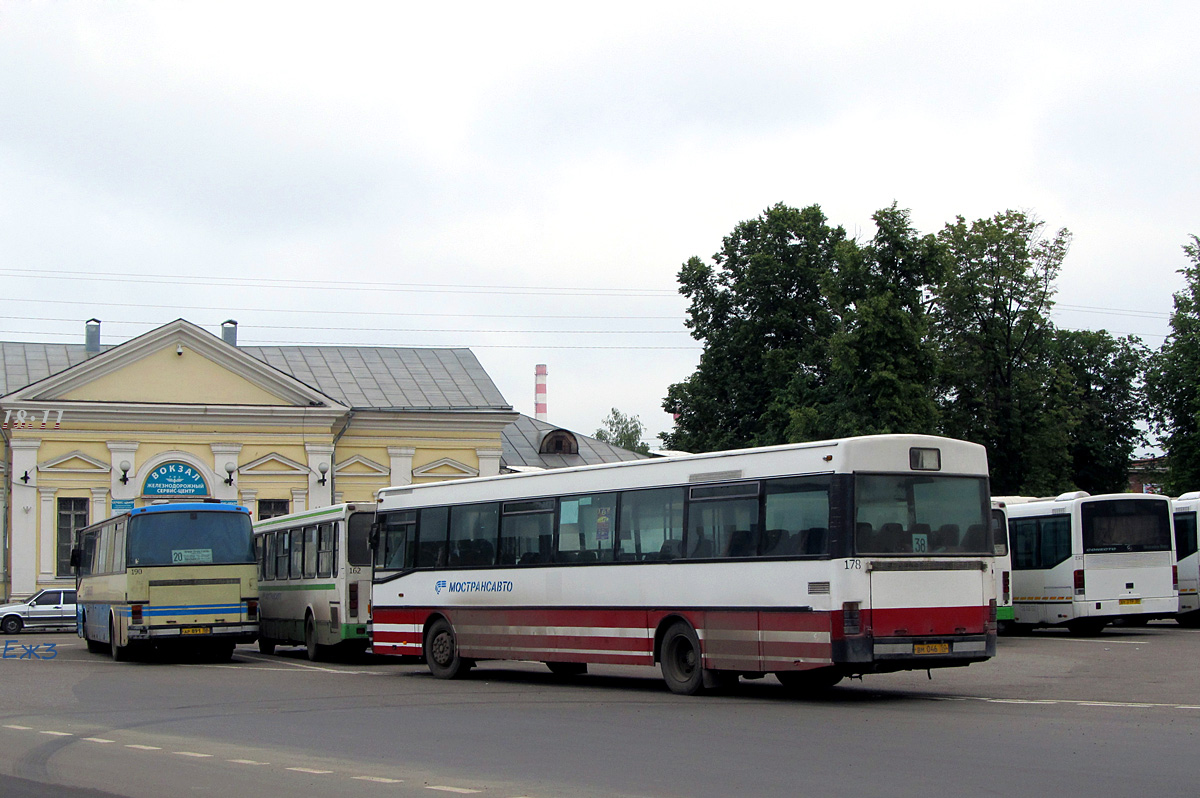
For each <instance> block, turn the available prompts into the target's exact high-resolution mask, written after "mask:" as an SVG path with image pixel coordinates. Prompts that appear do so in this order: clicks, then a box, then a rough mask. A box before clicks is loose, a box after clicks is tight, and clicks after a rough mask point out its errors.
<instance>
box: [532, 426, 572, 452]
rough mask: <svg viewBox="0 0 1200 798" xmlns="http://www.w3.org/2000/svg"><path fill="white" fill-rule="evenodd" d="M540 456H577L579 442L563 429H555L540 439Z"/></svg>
mask: <svg viewBox="0 0 1200 798" xmlns="http://www.w3.org/2000/svg"><path fill="white" fill-rule="evenodd" d="M540 453H541V454H579V441H577V440H575V436H574V435H572V434H571V433H569V432H567V431H566V430H565V429H556V430H554V431H553V432H549V433H547V434H546V437H544V438H542V448H541V450H540Z"/></svg>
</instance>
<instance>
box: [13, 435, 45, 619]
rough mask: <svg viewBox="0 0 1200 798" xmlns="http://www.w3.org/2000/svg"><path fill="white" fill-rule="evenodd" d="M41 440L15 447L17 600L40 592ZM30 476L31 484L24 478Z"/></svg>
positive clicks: (19, 442)
mask: <svg viewBox="0 0 1200 798" xmlns="http://www.w3.org/2000/svg"><path fill="white" fill-rule="evenodd" d="M41 445H42V441H41V440H40V439H38V438H15V439H13V440H12V442H11V443H10V446H11V448H12V460H13V462H12V473H11V474H10V475H9V484H10V485H12V516H11V518H12V526H11V527H9V539H8V546H9V552H10V554H11V560H10V562H11V564H12V570H11V572H10V573H9V585H10V589H11V592H12V597H13V598H25V597H26V596H31V595H33V592H34V591H35V590H37V516H38V513H37V511H38V500H37V454H38V449H39V448H41ZM27 473H28V474H29V481H28V482H25V481H23V480H22V479H21V477H22V476H24V475H25V474H27Z"/></svg>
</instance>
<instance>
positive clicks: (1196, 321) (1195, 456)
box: [1146, 235, 1200, 495]
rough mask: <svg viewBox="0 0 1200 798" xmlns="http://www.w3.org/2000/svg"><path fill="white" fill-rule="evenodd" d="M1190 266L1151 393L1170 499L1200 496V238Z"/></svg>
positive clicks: (1150, 376)
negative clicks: (1199, 493) (1192, 493)
mask: <svg viewBox="0 0 1200 798" xmlns="http://www.w3.org/2000/svg"><path fill="white" fill-rule="evenodd" d="M1183 251H1184V253H1185V254H1186V255H1187V258H1188V260H1189V261H1191V263H1190V265H1187V266H1184V267H1183V268H1182V269H1180V270H1179V272H1180V274H1182V275H1183V277H1184V288H1183V290H1182V291H1179V292H1177V293H1176V294H1175V309H1174V311H1173V312H1172V313H1171V334H1170V335H1168V336H1167V340H1166V341H1165V342H1164V343H1163V345H1162V348H1161V349H1159V350H1158V352H1156V353H1155V354H1154V355H1153V357H1152V358H1151V363H1150V367H1149V369H1148V370H1147V374H1146V388H1147V392H1148V394H1149V396H1150V397H1151V398H1152V402H1151V404H1150V412H1151V419H1152V421H1153V424H1154V429H1155V431H1156V433H1158V436H1159V441H1160V443H1161V445H1162V446H1163V448H1164V449H1166V452H1167V479H1166V485H1165V486H1164V487H1165V488H1166V490H1167V492H1168V493H1170V494H1172V495H1179V494H1180V493H1183V492H1186V491H1192V490H1200V237H1197V236H1195V235H1193V236H1192V241H1191V243H1190V244H1185V245H1184V247H1183Z"/></svg>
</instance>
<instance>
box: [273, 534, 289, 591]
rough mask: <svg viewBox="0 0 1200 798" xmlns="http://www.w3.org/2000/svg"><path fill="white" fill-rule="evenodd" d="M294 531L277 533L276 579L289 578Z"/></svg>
mask: <svg viewBox="0 0 1200 798" xmlns="http://www.w3.org/2000/svg"><path fill="white" fill-rule="evenodd" d="M291 538H292V531H291V530H290V529H281V530H279V531H278V532H276V533H275V578H276V579H287V578H288V564H289V563H290V562H291V552H292V549H291V542H292V539H291Z"/></svg>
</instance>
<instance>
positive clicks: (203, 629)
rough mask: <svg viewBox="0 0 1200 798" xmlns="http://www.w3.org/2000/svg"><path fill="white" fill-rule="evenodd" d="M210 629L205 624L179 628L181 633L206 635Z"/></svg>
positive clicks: (209, 632) (210, 631)
mask: <svg viewBox="0 0 1200 798" xmlns="http://www.w3.org/2000/svg"><path fill="white" fill-rule="evenodd" d="M211 633H212V629H210V628H208V627H207V626H184V627H182V628H181V629H180V630H179V634H181V635H206V634H211Z"/></svg>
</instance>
